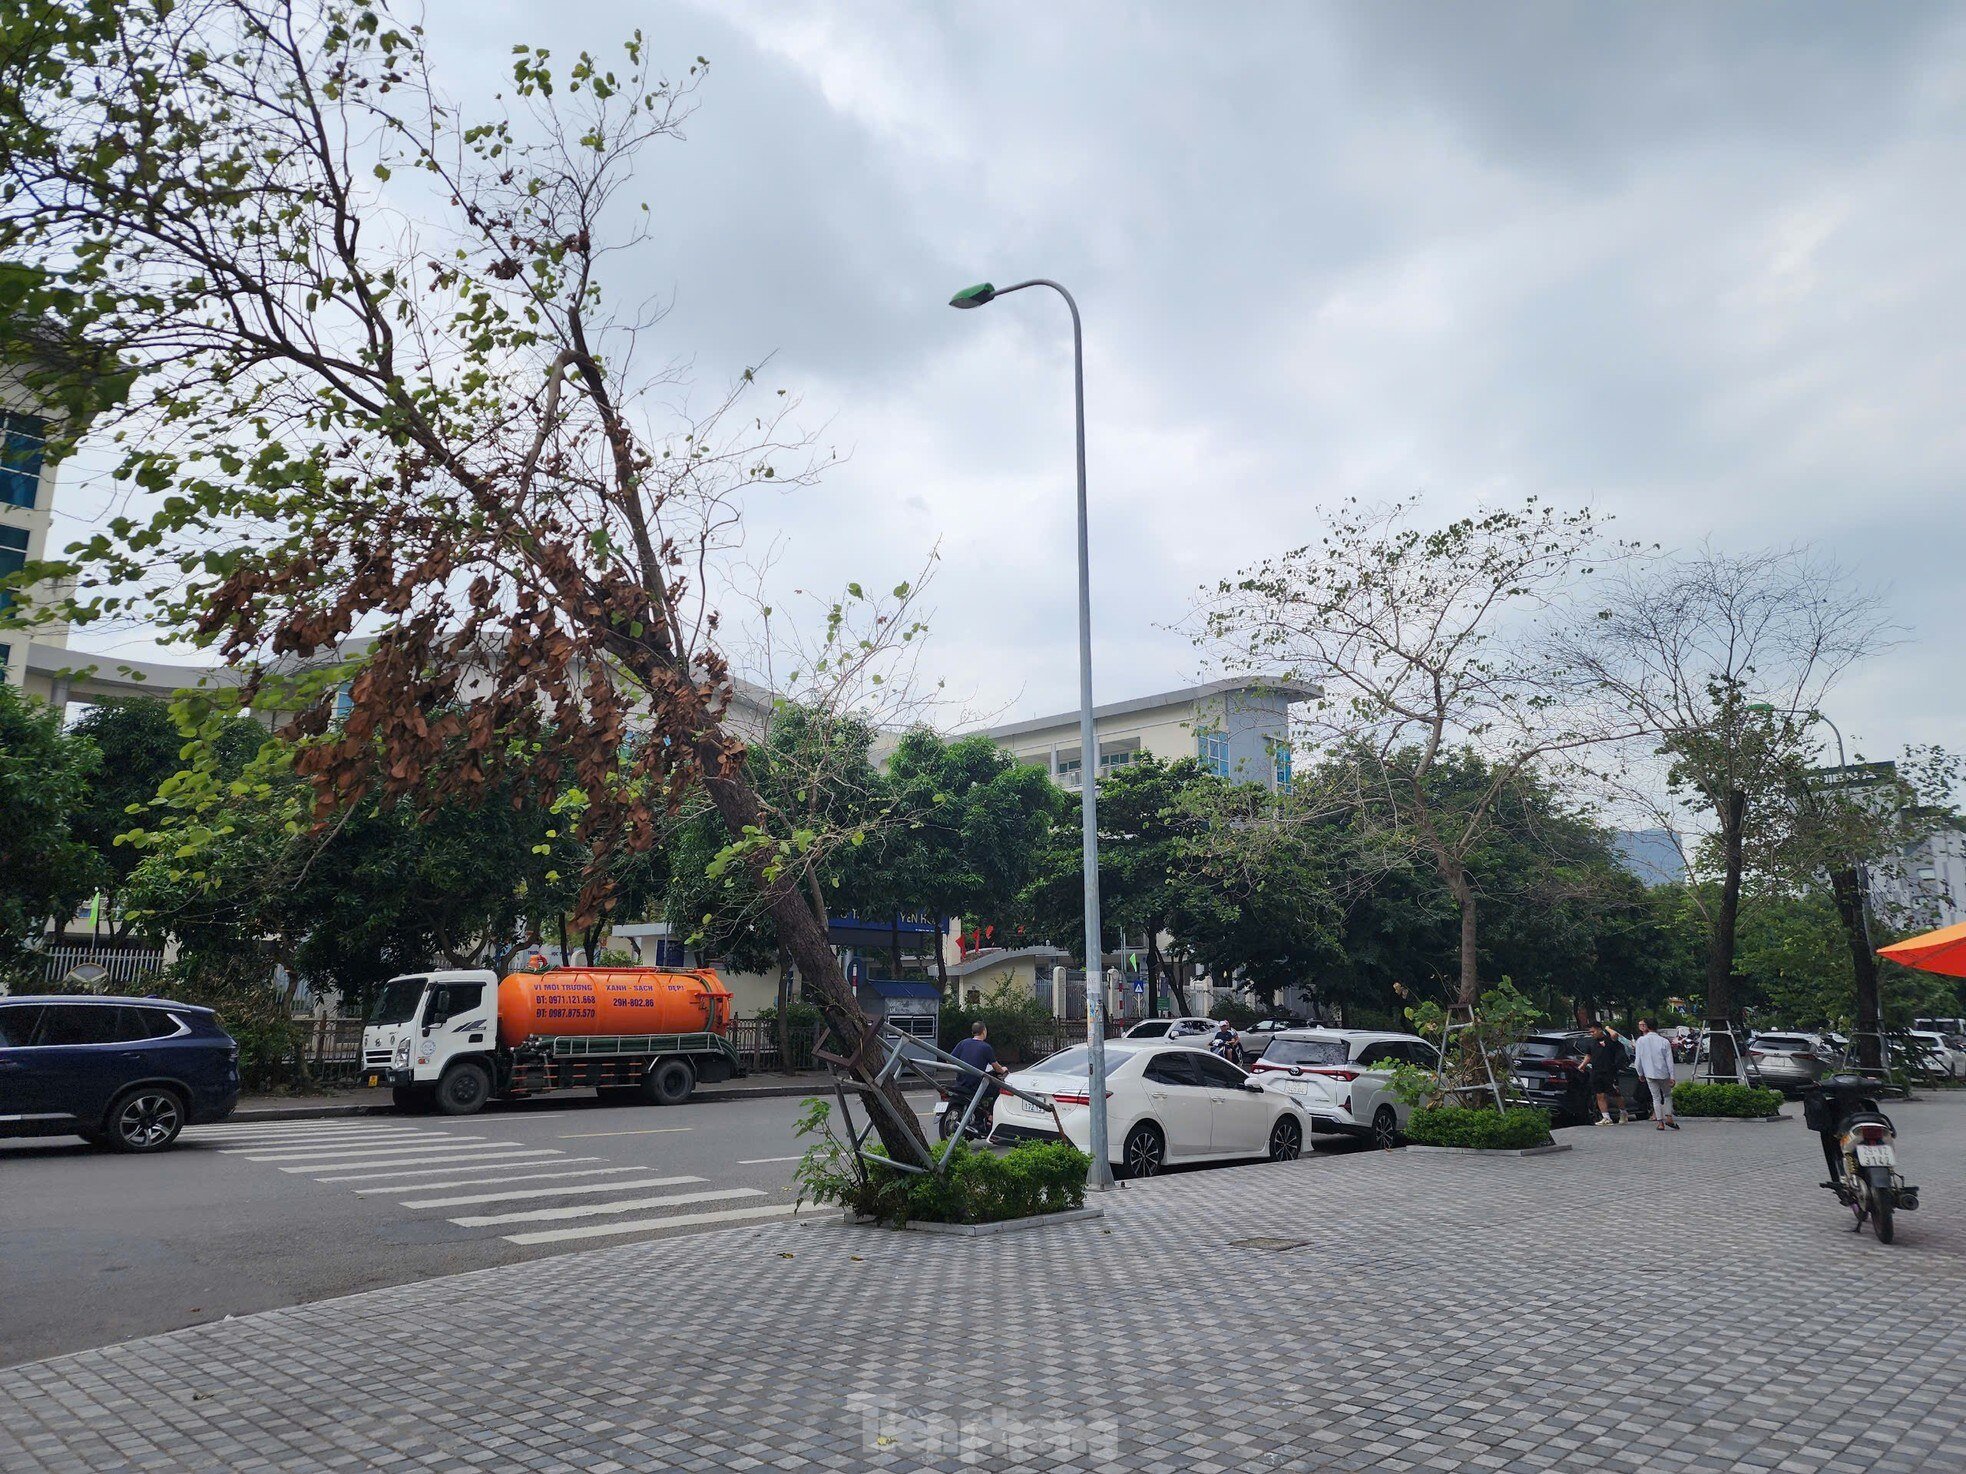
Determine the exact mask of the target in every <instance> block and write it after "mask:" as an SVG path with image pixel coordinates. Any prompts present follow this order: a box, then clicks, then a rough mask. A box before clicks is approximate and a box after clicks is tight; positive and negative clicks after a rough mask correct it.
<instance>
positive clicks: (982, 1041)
mask: <svg viewBox="0 0 1966 1474" xmlns="http://www.w3.org/2000/svg"><path fill="white" fill-rule="evenodd" d="M949 1053H951V1054H953V1055H954V1056H955V1057H956V1058H957V1059H959V1060H961V1061H962V1062H963V1063H964V1064H966V1065H968V1066H969V1067H970V1068H971V1069H974V1070H982V1071H984V1072H985V1073H986V1074H990V1075H1001V1074H1002V1073H1003V1072H1004V1068H1003V1066H1002V1065H1000V1064H998V1063H997V1052H996V1050H994V1049H992V1048H991V1047H990V1029H989V1025H987V1024H985V1023H984V1022H983V1021H982V1020H981V1019H978V1020H977V1021H976V1022H975V1023H973V1024H971V1025H970V1026H969V1037H968V1038H967V1039H965V1040H963V1041H962V1043H960V1044H958V1045H957V1046H956V1047H955V1048H954V1049H952V1050H950V1051H949ZM987 1083H988V1082H986V1081H983V1080H979V1079H977V1078H976V1076H974V1075H961V1076H959V1077H957V1079H956V1080H955V1082H954V1083H953V1084H951V1085H950V1086H949V1105H950V1108H951V1109H958V1108H959V1107H961V1106H966V1105H968V1104H969V1098H970V1096H972V1095H974V1094H975V1093H976V1092H977V1091H978V1090H979V1089H981V1088H983V1087H984V1086H985V1085H986V1084H987ZM995 1093H996V1091H995V1088H994V1087H991V1092H990V1094H991V1095H994V1094H995ZM989 1102H990V1096H989V1095H986V1096H984V1098H983V1104H984V1105H988V1104H989Z"/></svg>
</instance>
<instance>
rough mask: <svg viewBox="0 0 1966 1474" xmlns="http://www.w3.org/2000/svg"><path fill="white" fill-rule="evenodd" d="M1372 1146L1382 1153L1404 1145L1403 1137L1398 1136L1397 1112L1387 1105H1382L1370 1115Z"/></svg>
mask: <svg viewBox="0 0 1966 1474" xmlns="http://www.w3.org/2000/svg"><path fill="white" fill-rule="evenodd" d="M1372 1144H1373V1145H1374V1146H1376V1147H1378V1148H1380V1149H1381V1150H1382V1151H1391V1150H1392V1149H1393V1148H1394V1147H1396V1146H1404V1145H1405V1144H1406V1138H1405V1136H1403V1135H1401V1134H1400V1129H1399V1112H1397V1111H1395V1110H1394V1109H1393V1108H1392V1107H1391V1106H1389V1105H1382V1106H1380V1107H1379V1109H1378V1110H1376V1111H1374V1112H1373V1113H1372Z"/></svg>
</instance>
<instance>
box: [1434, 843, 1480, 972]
mask: <svg viewBox="0 0 1966 1474" xmlns="http://www.w3.org/2000/svg"><path fill="white" fill-rule="evenodd" d="M1436 859H1437V860H1438V861H1439V864H1440V871H1441V877H1442V879H1444V880H1445V881H1446V882H1447V889H1448V890H1449V891H1450V892H1452V894H1453V896H1454V903H1455V905H1457V906H1459V907H1460V908H1461V967H1460V982H1459V984H1458V985H1457V986H1456V988H1455V994H1454V997H1455V1001H1456V1002H1457V1003H1463V1004H1466V1005H1467V1006H1468V1007H1469V1008H1472V1007H1474V1004H1475V1000H1476V999H1477V998H1479V997H1480V996H1481V969H1480V966H1479V965H1478V964H1477V962H1476V960H1475V942H1476V936H1477V933H1476V930H1475V891H1474V885H1473V883H1472V882H1470V881H1469V879H1468V869H1467V867H1466V866H1465V865H1462V864H1459V863H1457V862H1455V861H1453V860H1450V859H1449V858H1448V857H1447V856H1446V854H1445V853H1442V854H1440V855H1438V856H1436Z"/></svg>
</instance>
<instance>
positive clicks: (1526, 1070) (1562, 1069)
mask: <svg viewBox="0 0 1966 1474" xmlns="http://www.w3.org/2000/svg"><path fill="white" fill-rule="evenodd" d="M1619 1042H1620V1043H1621V1044H1623V1045H1624V1053H1625V1063H1624V1066H1623V1068H1621V1069H1620V1070H1619V1071H1618V1094H1619V1096H1620V1097H1621V1098H1622V1099H1623V1101H1624V1113H1625V1115H1627V1116H1629V1117H1632V1118H1633V1119H1635V1120H1640V1121H1642V1120H1645V1119H1646V1118H1647V1117H1649V1116H1650V1115H1651V1114H1652V1096H1651V1092H1650V1091H1648V1090H1647V1089H1646V1088H1645V1082H1644V1081H1642V1080H1640V1079H1639V1078H1638V1070H1637V1068H1636V1064H1637V1056H1636V1055H1635V1054H1634V1052H1633V1050H1632V1045H1631V1041H1630V1040H1629V1039H1626V1038H1624V1037H1623V1036H1622V1035H1620V1036H1619ZM1590 1051H1591V1036H1590V1035H1589V1034H1588V1033H1586V1032H1585V1031H1584V1030H1582V1029H1552V1030H1548V1031H1546V1032H1543V1033H1536V1034H1531V1035H1529V1036H1528V1037H1527V1038H1525V1039H1523V1040H1522V1041H1521V1042H1520V1043H1519V1044H1516V1045H1514V1046H1512V1047H1511V1048H1510V1050H1509V1078H1510V1080H1511V1081H1512V1082H1513V1083H1514V1085H1515V1090H1516V1094H1518V1095H1520V1096H1521V1097H1522V1098H1523V1099H1524V1100H1525V1101H1527V1102H1528V1103H1529V1104H1530V1105H1533V1106H1541V1107H1542V1108H1543V1109H1544V1110H1546V1111H1548V1112H1549V1113H1550V1121H1551V1123H1552V1124H1553V1125H1557V1126H1575V1125H1579V1124H1581V1123H1583V1122H1586V1121H1595V1120H1596V1119H1597V1097H1596V1096H1594V1095H1593V1094H1591V1081H1590V1066H1589V1064H1588V1063H1587V1060H1588V1058H1589V1055H1590Z"/></svg>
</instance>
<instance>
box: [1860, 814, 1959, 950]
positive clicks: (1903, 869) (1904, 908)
mask: <svg viewBox="0 0 1966 1474" xmlns="http://www.w3.org/2000/svg"><path fill="white" fill-rule="evenodd" d="M1869 871H1870V887H1871V899H1872V901H1873V903H1874V904H1875V905H1876V908H1877V910H1878V912H1879V913H1880V914H1881V915H1882V916H1884V917H1885V918H1886V920H1887V921H1888V922H1889V923H1890V924H1892V925H1894V926H1903V927H1912V928H1917V927H1940V926H1954V925H1957V924H1958V923H1959V922H1962V921H1966V825H1962V824H1960V822H1959V821H1958V820H1956V819H1950V818H1945V817H1943V816H1935V817H1934V819H1933V825H1932V829H1931V832H1930V833H1928V834H1927V835H1926V836H1925V837H1924V838H1923V839H1921V840H1919V841H1918V843H1916V844H1914V845H1911V846H1909V847H1908V848H1906V849H1905V850H1903V851H1902V852H1900V853H1898V854H1895V855H1887V856H1885V857H1884V858H1882V859H1880V860H1877V861H1874V862H1873V863H1872V864H1871V865H1870V867H1869Z"/></svg>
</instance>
